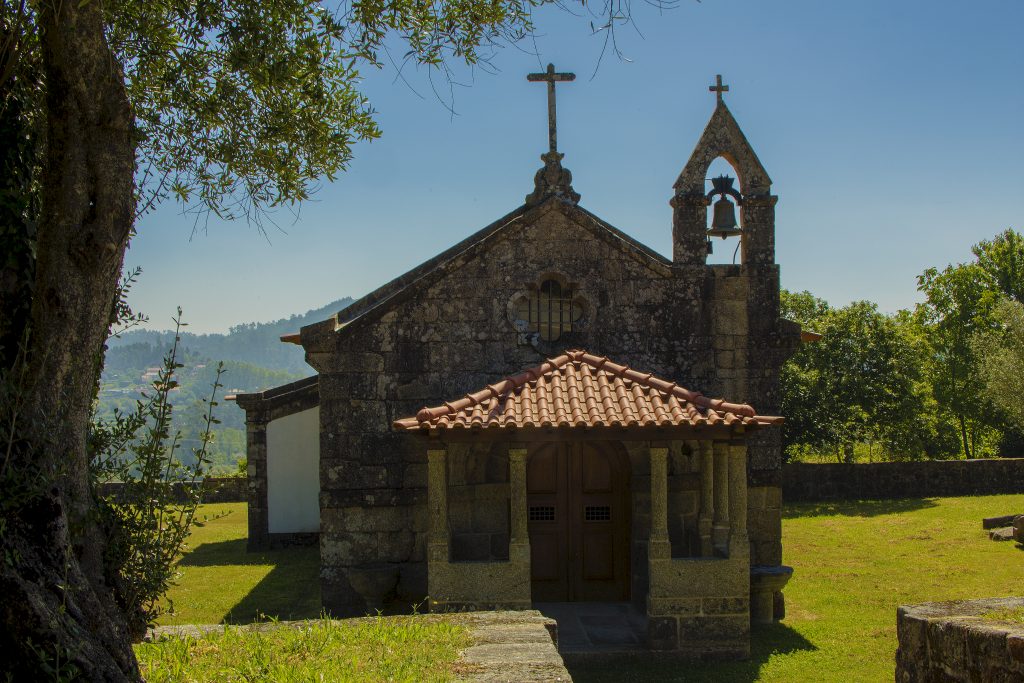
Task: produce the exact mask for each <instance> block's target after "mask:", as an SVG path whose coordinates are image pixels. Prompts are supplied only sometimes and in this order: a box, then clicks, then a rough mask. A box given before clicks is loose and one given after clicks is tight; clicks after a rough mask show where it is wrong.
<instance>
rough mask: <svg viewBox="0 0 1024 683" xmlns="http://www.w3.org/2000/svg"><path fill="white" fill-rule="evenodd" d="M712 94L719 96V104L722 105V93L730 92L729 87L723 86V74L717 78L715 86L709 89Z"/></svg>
mask: <svg viewBox="0 0 1024 683" xmlns="http://www.w3.org/2000/svg"><path fill="white" fill-rule="evenodd" d="M708 90H709V91H710V92H713V93H715V95H717V96H718V103H719V104H721V103H722V93H724V92H729V86H727V85H722V74H718V75H717V76H715V84H714V85H712V86H709V87H708Z"/></svg>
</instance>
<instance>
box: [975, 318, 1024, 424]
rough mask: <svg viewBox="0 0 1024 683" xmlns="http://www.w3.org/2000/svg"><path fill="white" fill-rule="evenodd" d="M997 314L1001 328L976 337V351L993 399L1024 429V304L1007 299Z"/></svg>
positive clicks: (985, 382)
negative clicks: (1023, 399) (1023, 400)
mask: <svg viewBox="0 0 1024 683" xmlns="http://www.w3.org/2000/svg"><path fill="white" fill-rule="evenodd" d="M995 315H996V316H997V317H998V318H999V320H1000V321H1001V328H1002V329H1001V331H1000V332H999V333H990V334H984V335H979V336H978V337H976V338H975V340H974V351H975V353H976V355H977V357H978V358H979V359H980V363H979V366H980V372H981V379H982V381H983V382H984V384H985V388H986V390H987V393H988V396H989V399H990V400H991V401H992V403H993V404H994V405H995V406H997V407H998V408H999V409H1000V410H1002V411H1003V413H1004V414H1005V415H1006V416H1007V418H1008V419H1009V420H1010V421H1011V422H1012V423H1013V424H1014V425H1015V426H1016V428H1017V430H1018V431H1022V432H1024V402H1022V401H1021V396H1024V304H1021V303H1020V302H1018V301H1013V300H1009V299H1007V300H1004V301H1002V302H1000V303H999V304H998V305H997V306H996V308H995Z"/></svg>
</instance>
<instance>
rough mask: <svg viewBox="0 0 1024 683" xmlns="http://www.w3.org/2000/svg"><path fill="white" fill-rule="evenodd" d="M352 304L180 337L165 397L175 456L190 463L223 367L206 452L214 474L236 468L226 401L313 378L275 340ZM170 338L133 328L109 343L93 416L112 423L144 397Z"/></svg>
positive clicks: (234, 433) (234, 413)
mask: <svg viewBox="0 0 1024 683" xmlns="http://www.w3.org/2000/svg"><path fill="white" fill-rule="evenodd" d="M351 302H352V299H350V298H345V299H340V300H338V301H335V302H333V303H330V304H328V305H326V306H324V307H322V308H318V309H316V310H312V311H309V312H307V313H304V314H302V315H293V316H291V317H290V318H282V319H281V320H276V321H274V322H268V323H247V324H244V325H236V326H235V327H232V328H231V329H230V330H229V331H228V332H227V334H190V333H187V332H184V333H181V334H180V336H181V342H180V343H179V346H178V355H177V362H178V363H180V364H181V365H182V367H181V368H179V369H178V371H177V372H176V374H175V380H176V381H177V383H178V385H177V386H176V387H175V388H174V389H172V391H171V393H170V394H169V398H170V400H171V403H172V405H173V410H174V413H173V426H174V429H175V430H176V431H177V432H179V433H180V435H181V439H180V442H181V444H182V448H181V449H180V450H179V451H178V455H179V457H180V458H181V459H182V460H183V461H188V459H189V457H190V456H189V454H190V452H191V451H190V449H191V447H193V446H196V445H198V444H199V442H200V435H201V432H202V429H203V424H204V421H203V415H204V414H205V413H206V408H207V403H205V401H209V400H210V398H211V396H212V391H213V390H212V387H213V383H214V381H215V380H216V377H217V364H218V362H223V363H224V373H223V375H222V376H221V378H220V382H221V384H222V386H221V387H220V388H219V389H218V390H217V394H216V397H215V400H216V401H217V402H218V405H217V407H216V410H215V417H216V419H217V420H219V423H218V424H216V425H214V429H213V431H214V442H213V444H212V445H211V447H210V457H211V460H212V464H213V470H212V474H230V473H233V472H236V471H238V462H239V461H240V460H241V459H242V458H244V457H245V414H244V413H243V412H242V410H241V409H240V408H239V407H238V406H237V405H235V403H234V402H233V401H225V400H224V396H225V395H229V394H236V393H246V392H255V391H263V390H264V389H269V388H270V387H275V386H279V385H281V384H286V383H288V382H292V381H295V380H297V379H301V378H302V377H308V376H309V375H312V374H313V369H312V368H310V367H309V366H308V365H306V363H305V361H304V360H303V351H302V348H301V347H299V346H296V345H295V344H286V343H283V342H281V339H280V337H281V335H283V334H289V333H292V332H298V331H299V328H300V327H302V326H303V325H308V324H310V323H314V322H319V321H321V320H325V319H326V318H328V317H330V316H332V315H334V314H335V313H337V312H338V311H340V310H341V309H342V308H344V307H345V306H347V305H348V304H349V303H351ZM173 341H174V332H172V331H166V332H158V331H150V330H135V331H131V332H127V333H125V334H123V335H122V336H121V337H120V338H114V339H111V340H110V344H109V346H110V349H109V350H108V351H107V355H106V362H105V364H104V367H103V375H102V377H101V381H100V391H99V394H98V401H97V406H96V415H97V417H99V418H100V419H110V418H111V417H113V415H114V413H115V411H120V412H121V413H122V414H126V413H130V412H132V411H133V410H134V408H135V406H136V403H137V401H139V400H141V399H143V394H149V395H152V393H153V382H154V381H155V380H156V379H157V372H158V370H159V368H160V367H161V366H162V365H163V359H164V356H165V355H166V354H167V352H168V350H169V349H170V348H171V345H172V344H173Z"/></svg>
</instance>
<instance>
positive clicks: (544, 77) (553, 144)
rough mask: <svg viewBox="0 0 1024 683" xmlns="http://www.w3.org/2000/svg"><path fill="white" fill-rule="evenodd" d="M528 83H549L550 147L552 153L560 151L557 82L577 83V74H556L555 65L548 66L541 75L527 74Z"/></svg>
mask: <svg viewBox="0 0 1024 683" xmlns="http://www.w3.org/2000/svg"><path fill="white" fill-rule="evenodd" d="M526 80H528V81H534V82H537V81H547V84H548V147H549V150H548V151H551V152H555V151H558V132H557V129H556V124H555V82H556V81H575V80H576V74H570V73H562V74H559V73H555V65H554V64H548V69H547V71H545V72H543V73H539V74H527V75H526Z"/></svg>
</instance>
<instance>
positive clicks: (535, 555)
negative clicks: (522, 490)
mask: <svg viewBox="0 0 1024 683" xmlns="http://www.w3.org/2000/svg"><path fill="white" fill-rule="evenodd" d="M629 475H630V468H629V460H628V458H627V457H626V455H625V453H624V452H623V449H622V448H621V446H620V445H619V444H617V443H615V442H598V441H565V442H550V443H542V444H539V445H537V446H535V447H532V448H531V449H530V455H529V460H528V462H527V466H526V490H527V524H528V529H529V533H530V581H531V589H532V591H533V600H534V601H535V602H563V601H621V600H628V599H629V587H630V573H629V555H630V546H629V531H630V521H629V506H630V497H629Z"/></svg>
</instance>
